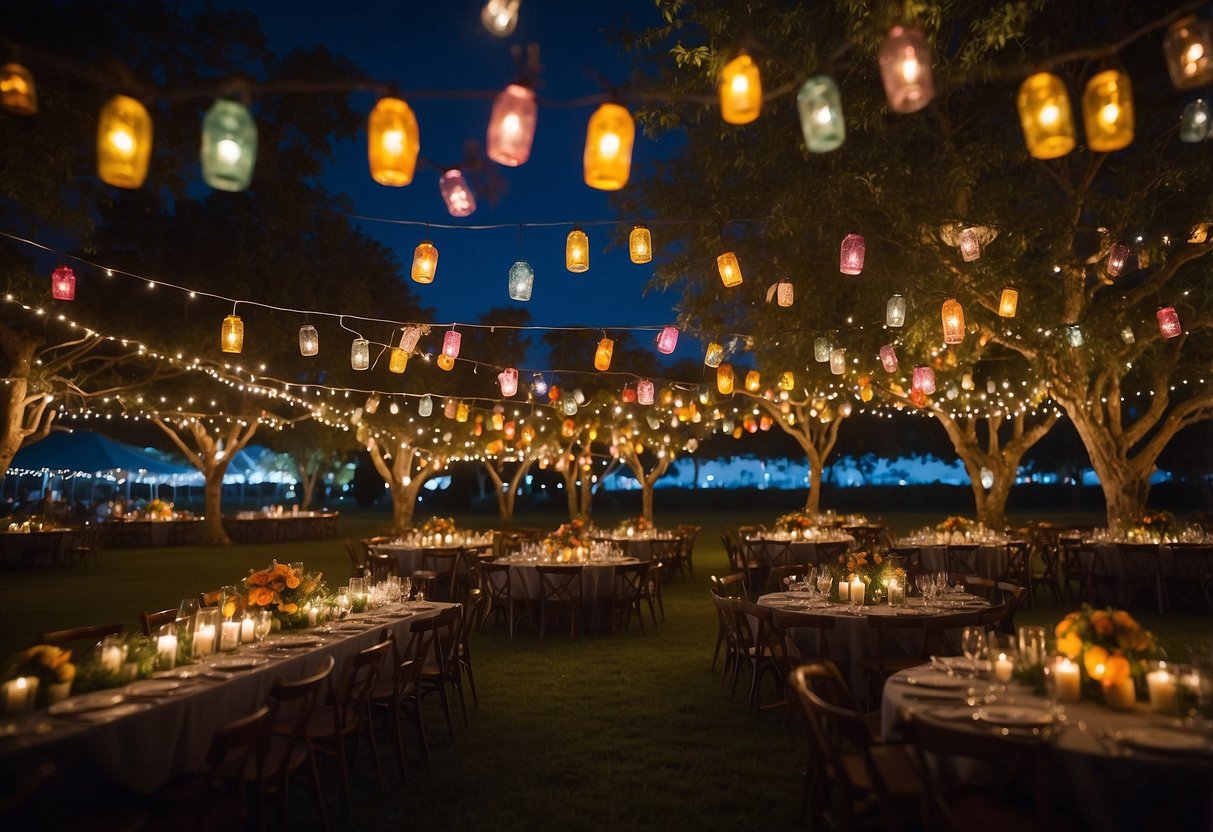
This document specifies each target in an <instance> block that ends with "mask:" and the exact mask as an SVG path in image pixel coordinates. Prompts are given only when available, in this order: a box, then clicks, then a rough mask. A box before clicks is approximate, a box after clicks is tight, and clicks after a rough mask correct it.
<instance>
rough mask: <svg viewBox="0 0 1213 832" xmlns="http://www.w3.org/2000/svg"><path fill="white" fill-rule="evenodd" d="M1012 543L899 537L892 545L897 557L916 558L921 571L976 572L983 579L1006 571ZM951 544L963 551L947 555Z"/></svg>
mask: <svg viewBox="0 0 1213 832" xmlns="http://www.w3.org/2000/svg"><path fill="white" fill-rule="evenodd" d="M1015 542H1016V541H1012V540H1010V539H1005V538H1004V539H993V540H980V541H964V542H963V543H960V542H958V543H947V542H943V541H942V540H927V541H924V540H922V539H919V538H901V539H900V540H897V541H895V542H894V544H893V548H894V550H895V554H897V555H898V556H901V557H909V558H911V559H915V558H916V559H917V563H918V565H919V568H920V569H921V570H922V571H924V572H958V571H960V572H963V573H964V574H966V575H978V576H980V577H982V578H989V579H991V580H997V579H998V578H999V577H1000V576H1002V575H1003V574H1005V573H1006V571H1007V562H1008V560H1009V556H1010V547H1011V545H1012V544H1013V543H1015ZM950 546H957V547H963V551H962V552H953V553H952V557H950V558H949V556H948V548H949V547H950ZM957 560H960V561H962V565H961V566H957V565H956V564H955V561H957Z"/></svg>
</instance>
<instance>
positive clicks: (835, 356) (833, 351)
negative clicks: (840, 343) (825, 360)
mask: <svg viewBox="0 0 1213 832" xmlns="http://www.w3.org/2000/svg"><path fill="white" fill-rule="evenodd" d="M846 371H847V351H846V350H845V349H844V348H843V347H831V348H830V372H831V373H833V374H834V375H836V376H840V375H842V374H843V373H845V372H846Z"/></svg>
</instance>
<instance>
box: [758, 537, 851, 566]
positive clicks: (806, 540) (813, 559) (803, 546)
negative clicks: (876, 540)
mask: <svg viewBox="0 0 1213 832" xmlns="http://www.w3.org/2000/svg"><path fill="white" fill-rule="evenodd" d="M744 541H745V544H746V546H747V548H748V549H749V551H750V558H751V560H756V561H758V562H759V563H762V564H765V565H766V566H792V565H795V564H808V565H811V566H818V565H820V564H822V563H825V562H833V561H835V560H837V558H838V556H839V555H842V554H845V553H846V552H848V551H850V550H851V549H853V548H854V547H855V538H853V537H852V536H851V535H849V534H845V533H843V532H838V533H833V534H822V535H815V536H813V537H800V536H797V537H792V536H791V535H787V534H771V533H768V534H759V535H750V536H748V537H745V538H744Z"/></svg>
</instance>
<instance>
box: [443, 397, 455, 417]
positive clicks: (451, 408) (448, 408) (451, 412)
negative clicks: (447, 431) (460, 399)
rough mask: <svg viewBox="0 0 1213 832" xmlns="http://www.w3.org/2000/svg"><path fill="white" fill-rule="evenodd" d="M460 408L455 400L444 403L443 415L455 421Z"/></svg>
mask: <svg viewBox="0 0 1213 832" xmlns="http://www.w3.org/2000/svg"><path fill="white" fill-rule="evenodd" d="M458 407H459V404H458V403H457V402H456V401H455V400H454V399H447V400H446V401H445V402H443V403H442V415H443V416H445V417H446V418H448V419H454V418H455V411H456V410H457V409H458Z"/></svg>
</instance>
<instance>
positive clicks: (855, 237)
mask: <svg viewBox="0 0 1213 832" xmlns="http://www.w3.org/2000/svg"><path fill="white" fill-rule="evenodd" d="M864 251H865V246H864V242H863V237H862V236H861V235H859V234H848V235H847V236H845V237H843V238H842V246H841V248H840V251H839V254H838V271H840V272H842V273H843V274H859V273H860V272H862V271H863V258H864Z"/></svg>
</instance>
